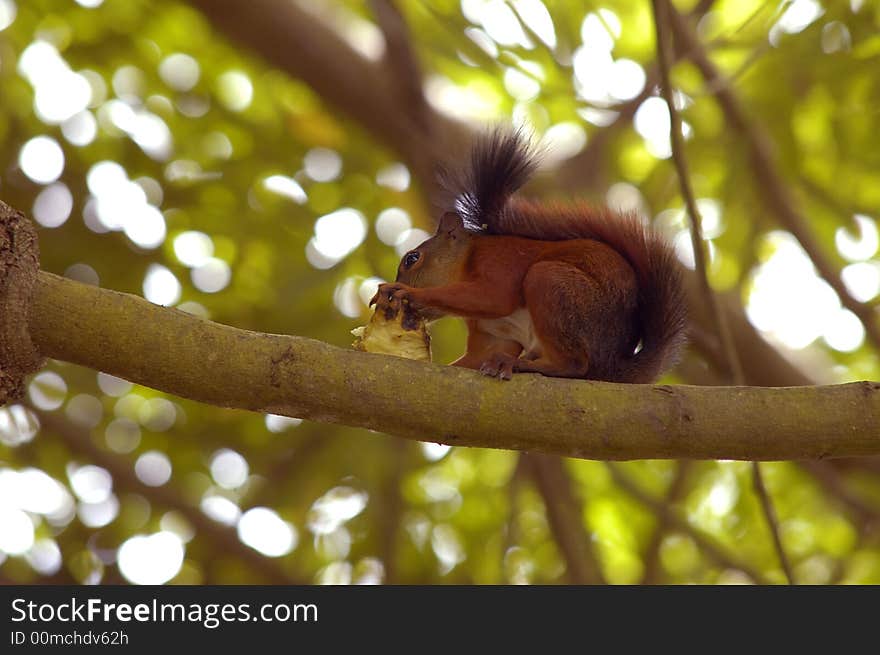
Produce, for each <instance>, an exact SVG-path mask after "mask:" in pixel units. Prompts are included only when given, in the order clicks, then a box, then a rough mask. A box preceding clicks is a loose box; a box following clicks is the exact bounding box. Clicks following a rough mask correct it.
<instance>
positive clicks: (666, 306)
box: [445, 129, 687, 382]
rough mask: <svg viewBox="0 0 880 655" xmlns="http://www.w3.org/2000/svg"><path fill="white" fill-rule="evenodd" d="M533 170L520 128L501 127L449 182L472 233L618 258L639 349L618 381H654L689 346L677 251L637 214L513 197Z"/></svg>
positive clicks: (624, 365) (482, 140)
mask: <svg viewBox="0 0 880 655" xmlns="http://www.w3.org/2000/svg"><path fill="white" fill-rule="evenodd" d="M536 166H537V163H536V157H535V155H534V151H533V150H532V148H531V146H530V145H529V143H528V141H527V140H526V139H525V138H524V137H523V136H522V134H521V133H520V132H519V131H505V130H501V129H496V130H494V131H492V132H490V133H488V134H486V135H485V136H483V137H481V138H479V139H478V140H477V142H476V144H475V145H474V148H473V150H472V153H471V159H470V165H469V168H467V169H466V170H465V171H463V172H462V173H460V174H459V175H458V176H457V177H452V176H449V175H447V176H446V177H445V182H446V185H447V189H448V190H449V191H450V192H451V193H452V194H453V195H454V196H455V210H456V211H458V212H459V214H461V216H462V219H463V221H464V224H465V227H467V228H468V229H471V230H473V231H476V232H482V233H484V234H497V235H511V236H521V237H526V238H531V239H543V240H546V241H561V240H567V239H595V240H597V241H601V242H603V243H605V244H607V245H609V246H610V247H611V248H613V249H614V250H615V251H617V252H618V253H620V254H621V255H622V256H623V257H624V258H625V259H626V260H627V261H628V262H629V264H630V266H632V268H633V270H634V271H635V273H636V276H637V280H638V288H639V295H638V316H639V321H640V326H639V334H640V336H641V347H640V349H639V350H638V352H636V353H635V354H634V355H633V356H632V357H630V358H628V359H626V360H625V361H622V362H620V364H619V367H618V368H617V371H616V372H615V375H614V378H615V380H616V381H620V382H653V381H654V380H656V379H657V377H659V376H660V374H661V373H662V372H663V371H665V370H667V369H668V368H670V367H671V366H673V365H674V364H675V363H676V362H677V360H678V358H679V355H680V353H681V350H682V347H683V346H684V343H685V341H686V332H687V310H686V306H687V301H686V299H685V296H684V290H683V287H682V273H681V267H680V265H679V263H678V261H677V259H676V257H675V253H674V252H673V250H672V247H671V246H670V245H669V243H668V242H667V241H666V239H665V238H664V237H663V236H662V235H660V234H659V233H658V232H657V231H656V230H654V229H653V228H652V227H651V226H650V225H648V224H647V223H646V222H644V221H643V220H642V219H641V218H640V217H639V216H638V215H637V214H635V213H633V212H626V213H621V212H617V211H614V210H611V209H609V208H607V207H594V206H591V205H587V204H585V203H572V204H563V203H558V204H557V203H544V202H541V203H538V202H533V201H530V200H526V199H522V198H512V197H511V196H512V195H513V193H514V192H515V191H516V190H517V189H518V188H519V187H521V186H522V185H523V184H525V182H526V181H527V180H528V178H529V176H530V175H531V174H532V173H533V172H534V170H535V168H536Z"/></svg>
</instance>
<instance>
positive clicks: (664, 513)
mask: <svg viewBox="0 0 880 655" xmlns="http://www.w3.org/2000/svg"><path fill="white" fill-rule="evenodd" d="M605 466H607V467H608V470H609V471H610V472H611V478H612V479H613V480H614V484H616V485H617V486H618V487H620V488H621V489H622V490H623V491H625V492H626V493H628V494H629V495H630V496H632V497H633V498H635V499H636V500H637V501H639V502H640V503H641V504H642V505H644V506H645V507H647V508H648V509H650V510H651V511H652V512H654V514H656V515H657V516H658V517H660V518H661V519H662V520H664V521H666V522H667V523H668V524H669V525H670V526H672V527H673V528H674V529H676V530H678V531H679V532H682V533H684V534H686V535H687V536H688V537H690V538H691V539H692V540H693V542H694V543H695V544H696V545H697V547H698V548H699V549H700V550H701V551H702V552H703V553H705V554H706V555H707V556H708V557H709V558H710V559H712V560H713V561H714V562H715V563H716V564H718V565H720V566H722V567H724V568H728V569H736V570H738V571H742V572H743V573H745V574H746V575H747V576H749V577H750V578H752V580H754V581H755V582H756V583H757V584H769V581H768V580H767V578H766V577H765V576H764V574H763V573H761V572H760V571H758V570H757V569H754V568H752V566H751V565H749V564H747V563H745V562H740V561H739V560H737V559H736V558H735V557H734V556H733V555H729V554H728V553H726V552H725V548H724V546H722V545H720V544H719V543H718V542H717V541H716V539H715V538H714V537H712V536H710V535H708V534H705V533H704V532H702V531H701V530H699V529H698V528H696V527H694V526H693V525H691V524H690V523H688V521H687V520H686V519H684V518H682V517H681V515H679V513H678V512H676V511H675V510H673V509H672V508H671V507H669V506H668V505H667V504H666V503H664V502H662V501H660V500H657V499H655V498H653V497H652V496H651V495H650V494H648V493H646V492H645V491H644V490H642V488H641V487H639V485H637V484H636V483H635V482H633V481H632V480H630V479H629V477H628V476H627V475H626V474H624V473H623V472H622V471H621V468H620V465H619V464H616V463H614V462H605Z"/></svg>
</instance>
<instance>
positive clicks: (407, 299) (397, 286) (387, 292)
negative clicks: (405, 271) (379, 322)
mask: <svg viewBox="0 0 880 655" xmlns="http://www.w3.org/2000/svg"><path fill="white" fill-rule="evenodd" d="M411 291H412V288H411V287H408V286H406V285H405V284H401V283H400V282H385V283H383V284H380V285H379V289H378V290H377V291H376V295H374V296H373V299H372V300H370V305H371V306H372V305H374V304H375V305H376V308H377V309H390V310H392V311H394V312H397V311H398V310H400V308H401V306H403V305H409V306H411V307H412V308H413V309H416V308H415V307H414V306H413V303H412V299H411V296H410V293H411Z"/></svg>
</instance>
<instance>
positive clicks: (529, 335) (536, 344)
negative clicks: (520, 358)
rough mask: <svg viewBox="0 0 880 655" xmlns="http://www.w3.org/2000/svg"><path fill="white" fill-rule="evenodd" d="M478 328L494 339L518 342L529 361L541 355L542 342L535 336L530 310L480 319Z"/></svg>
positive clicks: (523, 309)
mask: <svg viewBox="0 0 880 655" xmlns="http://www.w3.org/2000/svg"><path fill="white" fill-rule="evenodd" d="M477 327H478V328H479V329H480V330H481V331H482V332H485V333H487V334H491V335H492V336H493V337H498V338H499V339H509V340H510V341H516V342H517V343H519V344H520V345H521V346H522V347H523V353H524V357H526V358H528V359H534V358H536V357H539V356H540V355H541V342H540V341H539V340H538V337H537V335H536V334H535V326H534V325H533V324H532V317H531V315H530V314H529V310H527V309H526V308H525V307H520V308H519V309H516V310H514V311H513V312H512V313H510V314H508V315H507V316H505V317H503V318H492V319H488V318H484V319H480V320H479V321H477Z"/></svg>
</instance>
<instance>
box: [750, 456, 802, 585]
mask: <svg viewBox="0 0 880 655" xmlns="http://www.w3.org/2000/svg"><path fill="white" fill-rule="evenodd" d="M752 486H753V487H754V488H755V493H756V494H757V496H758V500H759V501H760V503H761V510H762V511H763V513H764V518H765V519H766V520H767V526H768V527H769V528H770V535H771V537H773V547H774V548H775V549H776V555H777V557H778V558H779V563H780V564H782V570H783V572H784V573H785V577H786V579H787V580H788V584H797V582H796V580H795V577H794V570H793V569H792V568H791V562H790V561H789V559H788V554H787V553H786V552H785V547H784V546H783V544H782V537H781V535H780V534H779V521H778V519H777V518H776V508H774V507H773V501H772V500H771V499H770V493H769V492H768V491H767V486H766V485H765V484H764V476H763V475H762V474H761V465H760V464H759V463H758V462H752Z"/></svg>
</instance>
